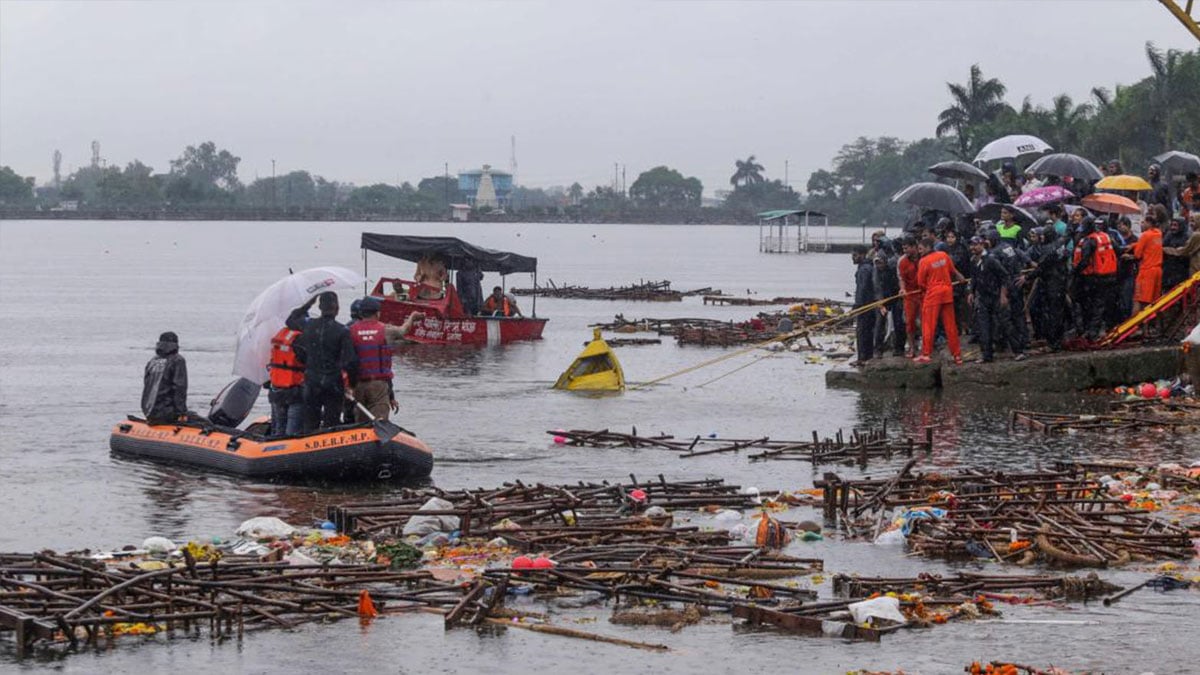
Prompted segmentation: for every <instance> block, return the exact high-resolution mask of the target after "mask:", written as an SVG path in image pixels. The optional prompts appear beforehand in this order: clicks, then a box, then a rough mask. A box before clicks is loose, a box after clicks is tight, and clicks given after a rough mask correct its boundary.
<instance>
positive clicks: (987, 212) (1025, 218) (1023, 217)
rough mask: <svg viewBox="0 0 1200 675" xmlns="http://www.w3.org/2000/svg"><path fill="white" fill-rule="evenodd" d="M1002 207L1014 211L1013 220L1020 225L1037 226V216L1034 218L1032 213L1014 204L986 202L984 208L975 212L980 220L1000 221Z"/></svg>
mask: <svg viewBox="0 0 1200 675" xmlns="http://www.w3.org/2000/svg"><path fill="white" fill-rule="evenodd" d="M1000 209H1008V210H1009V211H1012V212H1013V220H1014V221H1016V223H1017V224H1018V225H1021V226H1023V227H1037V225H1038V221H1037V218H1034V217H1033V214H1032V213H1030V212H1028V211H1026V210H1025V209H1023V208H1021V207H1019V206H1013V205H1012V204H996V203H992V204H986V205H985V206H984V207H983V208H981V209H979V212H978V213H976V214H975V217H976V218H978V219H979V220H991V221H999V220H1000Z"/></svg>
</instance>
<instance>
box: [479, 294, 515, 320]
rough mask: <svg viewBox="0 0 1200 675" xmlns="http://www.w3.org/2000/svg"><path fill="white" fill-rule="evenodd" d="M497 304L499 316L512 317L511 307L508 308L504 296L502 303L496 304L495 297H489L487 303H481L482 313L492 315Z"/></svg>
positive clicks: (506, 298) (506, 297)
mask: <svg viewBox="0 0 1200 675" xmlns="http://www.w3.org/2000/svg"><path fill="white" fill-rule="evenodd" d="M498 304H499V306H500V309H501V312H502V313H501V315H500V316H512V307H510V306H509V304H508V296H507V295H505V296H504V300H503V302H502V303H497V302H496V296H494V295H489V296H488V298H487V301H486V302H484V303H483V311H484V312H485V313H487V314H493V313H495V311H496V308H497V306H498Z"/></svg>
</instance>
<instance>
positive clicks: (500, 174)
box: [458, 164, 513, 209]
mask: <svg viewBox="0 0 1200 675" xmlns="http://www.w3.org/2000/svg"><path fill="white" fill-rule="evenodd" d="M458 191H459V193H460V194H461V195H462V198H463V199H464V200H465V201H466V202H467V204H468V205H470V206H472V207H474V208H483V207H485V206H486V207H489V208H493V209H505V208H508V206H509V201H510V199H511V198H512V192H513V177H512V174H511V173H508V172H507V171H494V170H492V167H490V166H488V165H487V164H484V165H483V168H481V169H474V170H471V171H463V172H461V173H459V174H458Z"/></svg>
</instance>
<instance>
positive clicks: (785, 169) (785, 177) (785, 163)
mask: <svg viewBox="0 0 1200 675" xmlns="http://www.w3.org/2000/svg"><path fill="white" fill-rule="evenodd" d="M783 185H784V187H787V186H790V185H791V183H790V182H788V160H786V159H785V160H783Z"/></svg>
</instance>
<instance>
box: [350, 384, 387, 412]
mask: <svg viewBox="0 0 1200 675" xmlns="http://www.w3.org/2000/svg"><path fill="white" fill-rule="evenodd" d="M391 399H392V397H391V392H390V391H389V390H388V383H387V381H386V380H366V381H364V382H359V383H358V384H357V385H355V387H354V400H356V401H358V402H359V403H362V404H363V407H364V408H366V409H367V410H369V411H371V414H372V415H374V416H375V418H376V419H381V420H386V419H388V415H389V414H390V413H391V411H392V410H391ZM354 419H355V420H357V421H359V422H366V421H367V416H366V415H365V414H363V411H362V410H361V409H360V408H359V407H358V406H354Z"/></svg>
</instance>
